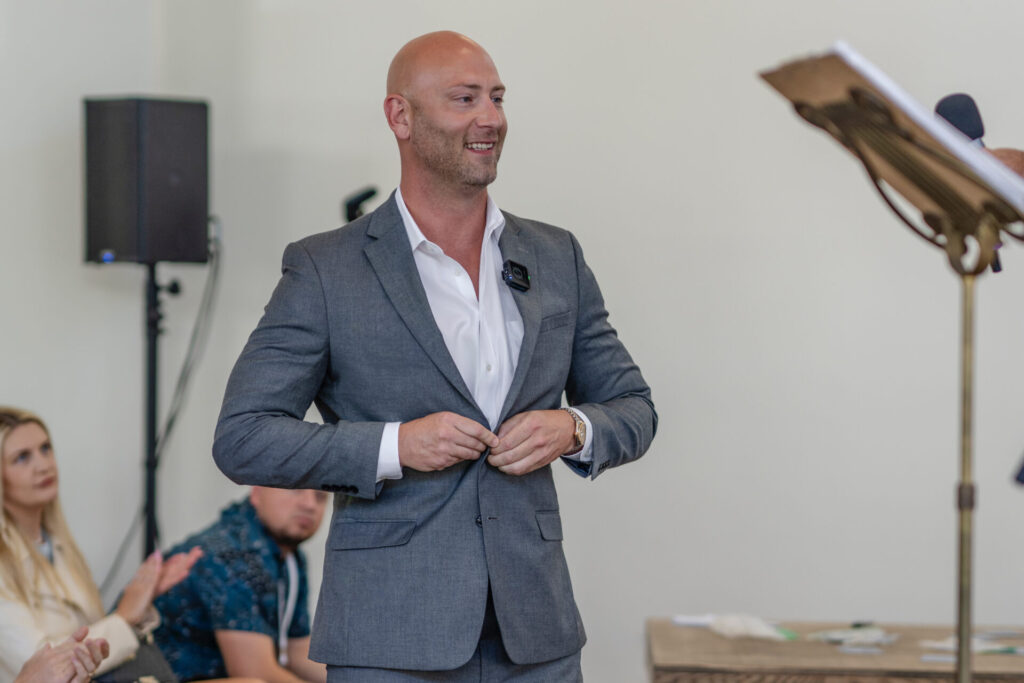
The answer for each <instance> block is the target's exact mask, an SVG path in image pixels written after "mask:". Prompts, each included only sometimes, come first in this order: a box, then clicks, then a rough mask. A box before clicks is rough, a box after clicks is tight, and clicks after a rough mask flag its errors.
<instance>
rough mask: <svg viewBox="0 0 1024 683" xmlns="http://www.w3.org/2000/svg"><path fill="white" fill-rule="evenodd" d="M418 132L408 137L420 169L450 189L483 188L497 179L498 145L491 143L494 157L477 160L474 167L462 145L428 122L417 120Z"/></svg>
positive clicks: (461, 141) (499, 145)
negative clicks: (421, 167) (446, 184)
mask: <svg viewBox="0 0 1024 683" xmlns="http://www.w3.org/2000/svg"><path fill="white" fill-rule="evenodd" d="M418 123H419V126H418V128H419V130H417V134H416V135H414V136H413V137H412V140H411V142H412V147H413V149H414V150H415V151H416V154H417V156H418V157H419V158H420V159H421V160H422V162H423V165H424V166H425V167H426V168H427V169H428V170H430V171H432V172H433V173H434V174H436V175H437V176H438V177H440V178H441V179H442V180H444V181H446V182H447V183H450V184H452V185H457V186H464V187H469V188H473V189H476V188H481V187H487V186H488V185H490V184H491V183H493V182H494V181H495V180H496V179H497V177H498V159H499V158H500V157H501V141H500V140H499V141H496V142H495V143H494V156H493V157H491V158H481V159H480V162H482V163H474V162H473V160H471V159H467V158H466V157H465V156H464V155H465V153H466V148H465V142H464V141H463V140H461V139H459V140H457V141H456V140H454V139H453V137H452V136H451V135H450V134H448V133H445V132H444V131H443V130H441V129H439V128H437V127H436V126H434V125H433V124H431V123H430V122H429V121H425V120H423V119H420V121H419V122H418Z"/></svg>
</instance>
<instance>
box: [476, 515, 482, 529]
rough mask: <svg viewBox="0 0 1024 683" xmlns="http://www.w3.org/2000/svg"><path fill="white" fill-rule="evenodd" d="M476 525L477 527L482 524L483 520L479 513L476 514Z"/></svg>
mask: <svg viewBox="0 0 1024 683" xmlns="http://www.w3.org/2000/svg"><path fill="white" fill-rule="evenodd" d="M476 525H477V526H479V527H482V526H483V525H484V520H482V519H480V515H477V516H476Z"/></svg>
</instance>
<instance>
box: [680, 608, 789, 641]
mask: <svg viewBox="0 0 1024 683" xmlns="http://www.w3.org/2000/svg"><path fill="white" fill-rule="evenodd" d="M672 622H673V623H674V624H676V625H678V626H697V627H703V628H708V629H710V630H711V631H713V632H715V633H717V634H719V635H722V636H725V637H726V638H762V639H765V640H796V637H797V636H796V634H795V633H793V632H792V631H790V630H789V629H785V628H782V627H781V626H778V625H776V624H774V623H772V622H769V621H765V620H764V619H762V618H761V617H755V616H752V615H750V614H702V615H685V614H680V615H677V616H675V617H673V618H672Z"/></svg>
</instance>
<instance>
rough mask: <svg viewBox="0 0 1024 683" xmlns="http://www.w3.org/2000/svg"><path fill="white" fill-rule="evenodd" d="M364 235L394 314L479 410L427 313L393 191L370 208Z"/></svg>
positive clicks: (438, 331) (370, 259) (430, 314)
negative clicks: (367, 238) (374, 208)
mask: <svg viewBox="0 0 1024 683" xmlns="http://www.w3.org/2000/svg"><path fill="white" fill-rule="evenodd" d="M366 234H367V235H369V236H370V237H372V238H375V239H374V241H372V242H370V243H369V244H367V245H366V247H365V248H364V249H363V251H364V253H365V254H366V258H367V259H369V261H370V265H371V266H372V267H373V270H374V272H376V274H377V278H378V279H379V280H380V283H381V286H382V287H383V288H384V292H385V293H386V294H387V296H388V299H390V300H391V304H392V305H393V306H394V307H395V310H396V311H397V312H398V315H399V316H401V318H402V320H403V321H404V322H405V325H406V327H407V328H409V331H410V332H411V333H412V335H413V337H415V338H416V341H417V342H419V344H420V346H422V347H423V350H424V351H425V352H426V354H427V356H429V357H430V360H431V361H433V363H434V365H435V366H437V369H438V370H440V372H441V374H442V375H444V376H445V378H446V379H447V380H448V381H449V382H450V383H451V384H452V386H453V387H455V389H457V390H458V392H459V393H460V394H462V396H463V397H465V399H466V400H467V401H469V402H470V404H471V405H472V406H474V407H476V408H477V410H479V407H477V405H476V401H474V400H473V395H472V394H471V393H470V391H469V388H468V387H467V386H466V382H465V381H464V380H463V379H462V375H461V374H460V373H459V369H458V368H457V367H456V366H455V361H454V360H452V356H451V354H450V353H449V352H448V347H447V346H446V345H445V343H444V337H442V336H441V331H440V330H439V329H438V328H437V323H436V322H435V321H434V316H433V314H432V313H431V312H430V303H429V302H428V301H427V293H426V292H425V291H424V290H423V283H422V282H421V281H420V276H419V271H418V270H417V269H416V261H415V260H414V259H413V256H412V249H411V248H410V247H409V237H408V235H407V234H406V232H405V226H404V225H403V224H402V216H401V214H400V213H399V212H398V206H397V205H396V204H395V196H394V194H392V195H391V198H390V199H388V201H387V202H385V203H384V204H383V205H381V207H380V208H378V209H377V210H376V211H374V213H373V215H372V216H371V217H370V225H369V226H368V227H367V229H366Z"/></svg>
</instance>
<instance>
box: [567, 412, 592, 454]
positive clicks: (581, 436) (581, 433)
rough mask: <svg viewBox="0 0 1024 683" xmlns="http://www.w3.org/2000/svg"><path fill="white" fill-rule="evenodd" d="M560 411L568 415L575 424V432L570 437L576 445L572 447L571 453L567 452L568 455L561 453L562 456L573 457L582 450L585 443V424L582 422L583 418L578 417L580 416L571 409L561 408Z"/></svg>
mask: <svg viewBox="0 0 1024 683" xmlns="http://www.w3.org/2000/svg"><path fill="white" fill-rule="evenodd" d="M562 410H564V411H565V412H567V413H569V415H571V416H572V420H573V422H575V423H576V431H575V432H573V435H572V437H573V440H574V441H575V442H576V445H575V446H574V447H573V449H572V450H571V451H569V452H568V453H563V454H562V455H575V454H577V453H579V452H580V451H582V450H583V445H584V444H585V443H586V442H587V423H586V422H584V421H583V418H582V417H580V414H579V413H577V412H576V411H575V410H573V409H572V408H565V407H563V408H562Z"/></svg>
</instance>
